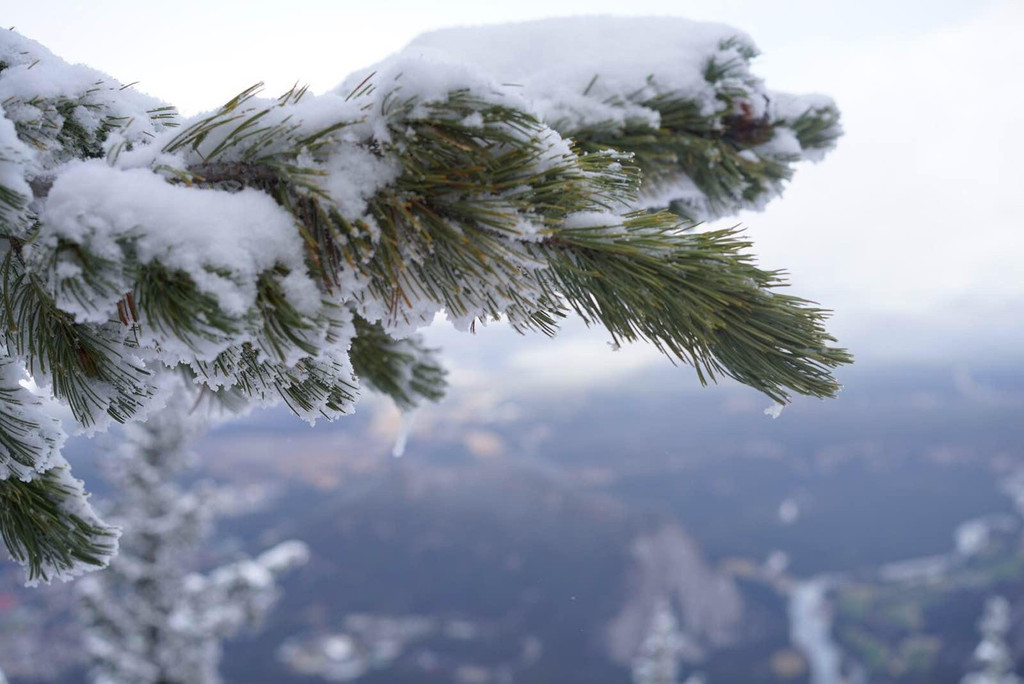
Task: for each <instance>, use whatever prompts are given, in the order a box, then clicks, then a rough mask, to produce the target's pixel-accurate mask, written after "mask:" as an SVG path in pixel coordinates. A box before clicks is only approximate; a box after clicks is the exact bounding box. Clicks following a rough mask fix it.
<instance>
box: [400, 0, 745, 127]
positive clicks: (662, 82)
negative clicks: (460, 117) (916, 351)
mask: <svg viewBox="0 0 1024 684" xmlns="http://www.w3.org/2000/svg"><path fill="white" fill-rule="evenodd" d="M730 41H731V43H732V44H731V45H730V46H729V47H722V45H723V44H725V43H727V42H730ZM741 49H748V50H753V49H754V47H753V42H752V41H751V40H750V38H749V37H747V36H746V35H745V34H743V33H742V32H740V31H737V30H736V29H734V28H732V27H729V26H725V25H723V24H712V23H701V22H694V21H687V20H685V19H677V18H669V17H607V16H593V17H572V18H563V19H545V20H540V21H530V22H524V23H518V24H504V25H497V26H474V27H466V28H451V29H442V30H439V31H431V32H429V33H425V34H423V35H421V36H419V37H417V38H415V39H414V40H413V41H412V43H410V44H409V46H408V47H407V48H406V49H405V53H406V54H415V55H423V56H424V57H429V56H440V55H443V56H444V57H447V58H449V59H453V60H457V61H463V62H466V63H468V64H474V65H477V66H479V67H480V68H482V69H483V70H485V71H486V72H488V73H490V74H492V75H493V76H494V78H495V79H497V80H498V81H500V82H501V83H506V84H513V85H516V86H521V87H522V90H523V92H524V94H525V96H526V97H527V98H528V99H530V100H531V101H532V103H533V105H534V107H535V108H536V110H537V111H538V112H539V114H540V116H541V118H542V119H543V120H545V121H548V122H552V123H555V122H564V123H559V124H557V125H558V127H560V128H561V127H562V126H563V125H565V126H568V127H581V126H585V125H589V124H595V123H606V122H612V123H619V124H621V123H624V122H625V121H626V120H628V119H634V118H637V119H641V120H644V121H646V122H647V123H649V124H650V125H651V126H653V127H656V126H657V125H658V122H659V116H658V114H657V112H655V111H653V110H651V109H649V108H646V107H643V106H642V105H639V104H637V103H639V102H641V101H643V100H647V99H650V98H653V97H656V96H658V95H666V94H673V93H680V92H681V93H686V94H687V95H688V96H689V97H691V98H692V99H693V100H694V101H696V102H698V103H700V105H701V107H702V109H703V110H704V111H705V112H707V113H713V112H715V111H717V110H718V109H719V108H720V106H721V104H720V103H719V102H718V101H717V100H716V98H715V90H714V88H713V87H711V86H710V85H709V84H708V82H707V81H706V80H705V78H704V67H705V65H706V63H707V60H708V59H709V58H710V57H711V56H715V57H717V58H718V59H721V60H723V61H725V60H734V59H744V57H743V55H742V53H741V52H740V50H741Z"/></svg>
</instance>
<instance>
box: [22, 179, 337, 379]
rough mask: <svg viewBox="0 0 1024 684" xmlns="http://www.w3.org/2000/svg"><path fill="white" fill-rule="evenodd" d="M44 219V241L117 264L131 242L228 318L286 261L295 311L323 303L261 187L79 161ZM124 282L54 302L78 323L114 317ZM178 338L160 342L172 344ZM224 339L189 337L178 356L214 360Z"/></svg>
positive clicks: (54, 192)
mask: <svg viewBox="0 0 1024 684" xmlns="http://www.w3.org/2000/svg"><path fill="white" fill-rule="evenodd" d="M41 219H42V225H41V229H40V237H39V241H40V243H41V244H44V245H51V246H52V245H55V244H56V241H57V239H58V238H63V239H64V240H67V241H70V242H73V243H75V244H78V245H81V246H82V247H83V248H85V249H87V250H89V251H90V252H91V253H93V254H96V255H98V256H100V257H103V258H106V259H110V260H113V261H115V262H119V261H121V260H122V259H123V258H124V257H123V250H124V249H125V245H126V244H130V245H131V246H132V248H133V251H134V254H135V258H136V259H137V260H138V262H139V263H140V264H149V263H154V262H155V263H160V264H162V265H163V266H166V267H167V268H169V269H171V270H181V271H184V272H186V273H188V274H189V276H190V277H191V278H192V279H193V280H194V281H195V283H196V285H197V286H198V288H199V289H200V290H201V291H203V292H205V293H208V294H210V295H212V296H213V297H214V298H215V299H216V301H217V303H218V305H219V307H220V308H221V309H222V310H223V311H224V312H225V313H226V314H228V315H230V316H234V317H239V318H240V317H242V316H244V315H245V314H246V313H247V312H248V311H249V310H250V309H251V308H252V307H253V305H254V304H255V301H256V285H257V280H258V278H259V276H260V275H261V274H262V273H264V272H265V271H267V270H269V269H271V268H273V267H274V266H275V265H277V264H281V265H284V266H286V267H287V268H288V269H289V275H288V276H286V277H285V278H284V282H285V283H286V287H285V288H284V289H285V292H286V293H288V294H289V295H290V301H291V304H292V305H293V306H295V308H296V309H298V310H299V311H301V312H304V313H311V314H312V313H315V312H316V310H317V309H318V308H319V305H320V293H319V290H318V289H317V287H316V284H315V283H314V282H313V281H312V280H311V279H310V278H309V276H308V275H307V269H306V265H305V261H304V255H303V245H302V240H301V238H300V236H299V232H298V230H297V228H296V226H295V219H294V218H293V217H292V215H291V214H289V213H288V212H287V211H285V210H284V209H282V208H281V207H280V206H278V205H277V204H276V203H275V202H274V201H273V199H271V198H270V196H269V195H267V194H265V193H262V192H259V191H257V190H252V189H245V190H242V191H240V192H236V193H230V192H226V191H220V190H212V189H198V188H188V187H184V186H180V185H172V184H170V183H168V182H167V181H166V180H165V179H164V178H163V177H162V176H160V175H157V174H155V173H153V172H151V171H147V170H145V169H128V170H119V169H115V168H112V167H110V166H108V165H107V164H106V162H104V161H102V160H94V161H86V162H78V163H74V164H71V165H69V166H68V167H67V168H66V169H65V170H64V171H63V172H62V173H61V174H60V176H59V177H58V178H57V180H56V181H55V182H54V184H53V187H52V189H51V190H50V193H49V196H48V198H47V201H46V206H45V209H44V210H43V212H42V215H41ZM80 276H81V273H80V272H79V271H78V270H77V267H76V266H75V265H74V264H70V263H68V264H62V265H61V268H60V269H59V271H58V278H60V279H74V278H78V277H80ZM130 289H131V286H130V284H129V283H127V282H124V283H122V286H121V287H120V288H119V289H118V292H117V294H116V295H115V296H114V297H112V298H109V299H108V300H106V301H97V300H96V298H93V299H92V300H91V301H89V302H88V303H87V305H85V306H83V305H82V304H81V303H80V301H79V300H78V299H77V298H75V297H72V296H70V295H66V296H63V297H61V298H60V299H59V300H58V304H59V305H60V307H61V308H62V309H64V310H65V311H68V312H69V313H73V314H74V316H75V318H76V320H78V321H81V322H94V323H100V322H103V321H106V320H108V319H109V318H111V317H113V316H116V310H117V302H118V300H119V299H120V292H127V291H129V290H130ZM60 291H61V289H60V288H58V292H60ZM149 327H150V328H151V327H152V326H149ZM150 334H155V332H151V333H150ZM174 343H175V340H173V339H161V340H160V344H161V346H162V347H164V348H165V349H167V350H168V351H172V352H173V351H176V350H174V349H173V345H174ZM226 346H227V343H226V342H221V343H220V344H219V345H212V346H211V347H210V348H209V349H205V350H197V349H196V348H195V345H192V346H191V347H189V346H187V345H186V346H184V348H182V349H180V350H177V351H178V352H179V353H180V354H181V355H182V356H183V358H188V355H189V354H190V353H194V354H196V355H197V357H198V358H200V359H202V360H211V359H213V358H214V357H215V356H216V355H217V354H219V353H220V352H222V351H223V350H224V348H225V347H226Z"/></svg>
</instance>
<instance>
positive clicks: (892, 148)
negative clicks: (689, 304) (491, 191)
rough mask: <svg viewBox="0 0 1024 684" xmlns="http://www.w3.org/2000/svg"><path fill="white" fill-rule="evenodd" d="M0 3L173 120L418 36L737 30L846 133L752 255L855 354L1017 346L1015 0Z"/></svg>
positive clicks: (570, 354)
mask: <svg viewBox="0 0 1024 684" xmlns="http://www.w3.org/2000/svg"><path fill="white" fill-rule="evenodd" d="M7 4H8V5H9V7H8V8H6V9H5V11H4V13H3V21H4V23H5V24H6V25H7V26H11V25H13V26H15V27H16V28H17V29H18V30H19V31H20V32H21V33H23V34H25V35H27V36H28V37H30V38H33V39H36V40H38V41H40V42H42V43H44V44H45V45H47V46H48V47H49V48H50V49H52V50H53V51H54V52H56V53H57V54H59V55H61V56H62V57H64V58H65V59H67V60H68V61H72V62H83V63H86V64H88V65H89V66H92V67H95V68H98V69H100V70H102V71H106V72H108V73H110V74H111V75H113V76H115V77H116V78H118V79H120V80H121V81H123V82H131V81H140V84H139V86H138V88H139V89H140V90H143V91H145V92H148V93H150V94H152V95H155V96H157V97H160V98H162V99H165V100H167V101H169V102H171V103H173V104H176V105H177V106H178V107H179V108H180V109H181V110H182V111H183V112H185V113H194V112H197V111H201V110H204V109H209V108H212V107H214V106H216V105H218V104H220V103H221V102H222V101H224V100H225V99H227V98H228V97H230V96H232V95H233V94H234V93H236V92H238V91H239V90H241V89H242V88H244V87H246V86H248V85H250V84H252V83H254V82H256V81H259V80H263V81H265V82H266V83H267V85H268V91H269V92H270V93H276V92H278V91H283V90H286V89H287V88H288V87H290V86H291V84H292V83H294V82H295V81H301V82H303V83H309V84H310V85H311V87H312V89H313V90H314V91H322V90H326V89H328V88H330V87H332V86H334V85H335V84H337V83H338V82H340V81H341V80H342V79H343V78H344V77H345V76H346V75H347V74H348V73H349V72H350V71H352V70H355V69H357V68H359V67H361V66H366V65H368V64H371V63H373V62H375V61H377V60H379V59H381V58H383V57H385V56H386V55H387V54H389V53H391V52H393V51H395V50H397V49H399V48H401V47H402V46H403V45H404V44H405V43H407V42H408V41H409V40H410V39H411V38H412V37H413V36H415V35H416V34H417V33H420V32H422V31H426V30H429V29H433V28H441V27H444V26H450V25H454V24H473V23H493V22H499V21H513V20H523V19H532V18H539V17H544V16H557V15H569V14H579V13H616V14H647V15H650V14H672V15H678V16H686V17H688V18H692V19H705V20H716V21H723V22H725V23H729V24H732V25H734V26H736V27H738V28H740V29H743V30H745V31H747V32H748V33H750V34H751V35H752V36H753V38H754V39H755V41H756V42H757V43H758V45H759V46H760V47H761V49H762V51H763V53H764V55H763V57H761V58H760V61H759V66H758V67H757V68H756V71H757V72H758V73H759V74H761V75H762V76H764V77H765V78H766V80H767V82H768V85H769V87H771V88H774V89H779V90H790V91H794V92H806V91H819V92H825V93H828V94H830V95H832V96H834V97H835V98H836V100H837V101H838V102H839V105H840V108H841V109H842V111H843V117H844V125H845V127H846V130H847V135H846V136H845V137H844V138H843V139H842V140H841V141H840V145H839V149H838V150H837V151H836V152H834V153H833V154H832V155H831V156H829V157H828V158H827V159H826V160H825V161H824V162H823V163H822V164H820V165H817V166H807V167H804V168H801V169H800V170H799V171H798V172H797V178H796V180H795V181H794V182H793V183H792V185H791V187H790V188H789V190H788V192H787V194H786V197H784V198H783V199H781V200H777V201H776V202H775V203H773V204H772V205H771V206H770V207H769V208H768V210H767V211H765V212H763V213H760V214H750V215H744V216H742V217H740V219H739V221H740V222H742V223H743V224H744V225H746V226H748V227H749V229H750V231H751V234H752V235H753V237H754V238H755V241H756V249H757V252H758V254H759V255H760V256H761V261H762V263H763V264H764V265H765V266H769V267H773V268H776V267H785V268H788V269H789V271H790V272H791V274H792V280H793V282H794V288H793V291H794V292H795V293H796V294H801V295H804V296H808V297H811V298H813V299H816V300H818V301H820V302H821V303H822V304H823V305H825V306H827V307H829V308H833V309H835V310H836V312H837V314H836V318H835V320H834V326H833V328H834V330H836V331H837V332H838V333H839V335H840V338H841V342H843V343H844V344H846V345H848V346H850V347H851V348H852V349H853V350H854V352H855V353H857V354H858V356H859V357H860V360H861V362H864V361H866V360H871V359H883V358H890V359H892V358H907V357H913V358H922V357H923V358H929V359H932V360H934V359H944V358H948V359H949V360H950V361H951V362H954V363H959V362H962V361H963V360H964V359H965V358H989V357H992V356H995V355H1011V354H1013V355H1017V357H1018V358H1019V342H1020V341H1021V340H1022V339H1024V336H1022V333H1024V267H1022V266H1021V264H1020V262H1021V260H1022V255H1024V226H1022V225H1021V217H1024V172H1022V171H1021V164H1020V160H1022V159H1024V114H1022V112H1024V95H1022V90H1021V88H1020V83H1021V74H1024V47H1022V40H1021V37H1022V36H1024V1H1021V0H989V1H987V2H982V1H967V0H961V1H954V0H942V1H940V0H914V1H911V0H859V1H852V0H844V1H842V2H840V1H834V2H830V1H829V0H792V1H788V2H787V1H782V0H778V1H772V2H766V1H764V0H718V1H717V2H711V1H690V2H687V1H685V0H675V1H673V2H656V1H653V0H630V1H629V2H622V0H618V1H616V2H611V1H609V0H579V1H577V0H544V1H540V0H518V1H517V2H516V3H496V2H482V1H479V0H478V1H475V2H456V1H448V2H446V1H443V0H437V1H434V2H424V1H423V0H420V1H417V2H412V1H405V0H391V1H388V0H384V1H381V2H376V3H368V2H360V3H347V2H327V1H315V0H289V1H288V2H281V1H280V0H278V1H275V2H265V1H256V0H250V1H248V2H214V1H208V2H194V1H191V0H189V1H184V2H183V1H181V0H173V1H172V2H167V3H140V2H138V0H115V1H106V0H103V1H97V2H92V3H83V2H78V1H75V2H70V1H69V2H45V1H43V2H19V3H7ZM10 5H13V6H10ZM485 337H489V338H491V339H492V341H493V343H494V344H496V345H497V346H498V347H499V348H500V349H494V348H492V349H491V350H490V352H492V353H493V352H498V353H499V354H501V355H504V357H505V359H506V363H507V364H509V366H510V367H511V368H521V369H527V368H534V369H536V368H540V367H544V364H545V363H546V362H545V359H548V360H549V361H550V362H551V366H550V368H555V369H564V372H566V373H570V370H568V369H569V368H570V367H571V368H575V370H573V371H571V372H572V373H579V374H583V375H586V374H587V373H589V372H591V371H594V372H600V371H598V370H597V368H598V367H602V368H610V369H612V371H611V372H613V373H618V372H621V371H622V370H623V369H632V368H635V367H636V366H637V365H638V364H640V365H642V364H644V363H647V361H648V360H649V359H653V358H654V355H652V354H650V353H648V352H645V351H644V352H640V351H638V352H624V353H623V354H622V355H621V356H618V355H617V356H616V357H614V358H612V359H608V362H607V363H600V362H598V361H597V360H596V359H598V357H599V353H600V352H602V351H603V350H605V349H606V347H604V345H603V342H602V339H603V338H602V336H600V335H582V334H580V333H578V332H571V333H570V334H569V335H568V336H566V338H565V339H564V340H563V342H562V343H561V344H560V345H555V346H552V345H550V344H547V343H541V342H538V343H528V346H524V343H523V341H521V340H519V341H515V340H512V339H511V337H512V336H510V335H508V336H506V335H499V334H494V333H490V334H488V335H486V336H485ZM439 338H440V339H443V341H444V343H445V344H446V345H448V346H449V347H451V346H452V345H454V346H455V347H456V349H449V355H451V354H452V353H455V354H456V355H458V354H460V352H459V351H458V349H459V348H465V349H468V347H463V345H466V344H471V345H474V346H475V345H480V344H488V342H487V341H485V340H480V339H478V340H467V341H461V340H460V337H459V336H456V335H451V334H447V333H440V334H439ZM506 342H507V344H506ZM511 344H515V345H517V346H516V349H515V351H512V350H511V348H510V346H508V345H511ZM487 356H488V357H490V358H495V356H492V354H491V353H488V354H487ZM567 358H571V359H574V360H576V361H578V363H574V364H573V363H569V364H567V363H566V359H567ZM616 358H621V359H622V360H621V361H619V360H615V359H616ZM616 364H619V365H618V366H617V365H616ZM616 369H618V370H616Z"/></svg>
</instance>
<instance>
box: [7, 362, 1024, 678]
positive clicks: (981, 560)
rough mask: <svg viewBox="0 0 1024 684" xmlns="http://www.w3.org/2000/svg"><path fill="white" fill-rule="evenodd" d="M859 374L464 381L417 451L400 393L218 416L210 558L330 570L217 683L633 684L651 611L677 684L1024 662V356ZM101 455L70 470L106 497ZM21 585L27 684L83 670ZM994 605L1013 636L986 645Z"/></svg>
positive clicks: (82, 448) (17, 654) (42, 604)
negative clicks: (988, 656)
mask: <svg viewBox="0 0 1024 684" xmlns="http://www.w3.org/2000/svg"><path fill="white" fill-rule="evenodd" d="M612 360H614V357H613V359H612ZM843 380H844V382H845V383H846V388H845V390H844V392H843V394H842V395H841V396H840V398H839V399H837V400H834V401H828V402H821V401H810V400H797V401H796V402H795V403H794V404H793V405H792V406H790V407H787V408H786V410H785V411H784V412H783V413H782V414H781V416H780V417H779V418H778V419H776V420H773V419H772V418H771V417H769V416H767V415H765V414H764V409H765V408H767V405H768V400H766V399H764V398H763V397H761V396H760V395H757V394H756V393H753V392H751V391H749V390H745V389H742V388H739V387H737V386H736V385H733V384H723V385H722V386H718V387H711V388H708V389H705V390H698V389H696V388H694V387H692V385H693V384H694V383H693V382H692V378H691V377H689V376H688V375H687V371H685V370H680V369H675V370H673V369H672V368H671V367H670V366H669V367H667V368H664V367H661V366H658V367H656V368H655V369H654V370H651V369H640V370H638V371H637V372H636V373H634V374H633V375H631V376H629V377H628V379H623V380H621V381H616V382H610V383H605V384H604V385H602V386H600V387H598V388H597V389H595V388H593V387H591V388H589V389H581V388H575V389H574V388H566V389H564V390H555V389H551V390H545V391H536V392H532V393H520V394H516V393H514V392H503V391H502V390H501V388H500V387H491V386H488V385H487V384H486V383H485V384H483V385H479V384H478V385H475V386H467V385H458V384H456V386H455V388H454V389H453V392H452V394H451V396H449V398H447V399H446V400H445V401H444V402H443V403H441V404H440V405H437V406H432V407H427V408H423V409H421V410H420V411H419V412H418V413H417V414H416V415H415V416H414V417H413V419H412V423H411V426H412V427H411V432H410V434H409V438H408V443H407V446H406V449H405V453H404V455H403V456H402V457H400V458H398V457H394V456H392V453H391V452H392V448H393V445H394V444H395V440H396V437H397V436H398V435H399V432H400V431H401V429H402V428H401V426H402V421H403V419H402V417H401V416H399V414H398V413H397V412H396V411H395V410H394V409H393V408H391V407H390V406H388V405H385V404H384V403H383V402H367V403H364V404H362V405H361V406H360V409H359V411H358V413H357V414H356V415H354V416H352V417H351V418H349V419H346V420H343V421H340V422H338V423H335V424H331V425H326V424H325V425H318V426H317V428H316V429H315V430H310V429H308V427H307V426H306V425H305V424H303V423H300V422H298V421H295V420H294V419H292V418H291V417H290V416H288V415H286V414H285V413H284V412H282V411H268V412H263V413H254V414H251V415H249V416H248V417H246V418H244V419H241V420H238V421H236V422H233V423H228V424H225V425H223V426H221V427H219V428H217V429H215V430H213V431H211V433H209V434H208V435H207V436H206V437H205V438H204V439H203V440H202V441H201V442H200V443H199V444H198V445H197V446H196V452H197V453H198V455H199V460H200V465H199V469H198V471H199V472H198V473H197V475H196V476H197V477H206V478H212V479H213V480H214V481H216V482H217V483H218V485H219V487H221V491H222V494H221V498H222V499H223V501H222V505H221V508H222V511H223V513H224V517H222V518H221V519H220V520H219V521H218V524H217V528H216V536H215V539H216V543H215V544H214V545H212V546H211V547H210V548H208V549H204V550H203V551H202V553H200V554H198V556H197V558H196V559H194V562H195V563H196V565H197V567H203V566H204V565H209V564H211V563H215V562H221V561H224V560H231V559H232V558H233V557H234V556H236V555H238V554H239V553H242V552H245V553H258V552H259V551H261V550H263V549H265V548H267V547H269V546H271V545H273V544H275V543H277V542H279V541H282V540H285V539H290V538H297V539H301V540H303V541H305V542H306V543H307V544H308V545H309V546H310V548H311V551H312V557H311V560H310V562H309V563H308V565H306V566H305V567H303V568H301V569H299V570H297V571H295V572H293V573H292V574H290V575H288V576H286V577H285V578H284V579H283V580H282V587H283V594H282V599H281V601H280V603H279V604H278V605H277V607H276V609H275V611H274V612H273V614H272V615H271V618H270V619H269V620H268V621H267V624H265V625H264V627H263V629H262V630H261V631H259V632H256V633H252V634H248V635H246V636H244V637H242V638H239V639H236V640H234V641H232V642H229V643H228V644H227V647H226V651H225V657H224V661H223V665H222V668H221V671H222V674H223V676H224V678H225V680H226V681H228V682H239V683H242V682H244V683H259V682H284V683H291V682H294V683H299V682H303V683H312V682H325V681H354V682H359V684H380V683H383V682H388V683H393V684H407V683H412V682H424V683H430V682H438V683H439V682H458V683H460V684H510V683H513V682H527V683H542V682H543V683H547V682H550V683H552V684H561V683H565V684H569V683H576V682H579V683H587V684H603V683H608V684H611V683H624V682H630V681H631V676H632V674H631V673H632V672H633V671H634V669H635V668H636V667H637V664H638V659H639V658H641V657H642V656H643V654H644V653H645V648H647V645H648V644H649V642H650V637H651V634H652V630H653V629H655V628H656V627H655V626H656V625H658V624H662V625H669V626H670V628H671V632H672V639H671V640H670V643H671V651H672V653H671V657H672V658H674V659H675V660H676V661H677V663H678V666H679V681H680V682H684V681H685V682H692V683H695V682H704V683H717V682H745V683H752V684H756V683H759V682H821V683H823V684H830V683H832V682H835V683H837V684H838V683H839V682H851V683H852V682H872V683H873V682H893V683H896V682H901V683H902V682H931V683H936V684H939V683H942V682H960V680H961V678H962V677H963V676H964V675H965V674H967V673H968V672H972V671H976V670H980V669H983V667H984V665H985V663H984V662H981V661H979V659H978V658H979V656H978V645H979V643H980V642H981V641H982V640H983V639H986V638H990V637H991V639H996V640H998V641H999V643H998V644H997V645H998V646H999V647H1000V648H1003V649H1004V650H1005V652H1006V653H1007V654H1008V657H1009V658H1010V659H1011V665H1012V664H1013V663H1015V664H1016V669H1017V671H1018V672H1021V671H1024V543H1022V540H1024V536H1022V525H1021V521H1022V515H1024V421H1022V420H1021V415H1022V414H1024V411H1022V409H1024V363H1015V364H1009V365H1007V364H1003V363H1001V364H999V365H996V364H993V367H992V369H986V368H985V367H983V366H980V365H979V366H978V367H970V368H967V367H949V366H940V365H931V366H929V365H921V366H907V365H902V366H898V367H897V366H891V367H885V366H879V365H877V364H876V365H874V366H872V367H868V366H865V367H864V368H861V367H857V366H855V367H853V368H852V369H850V370H849V371H846V372H845V373H844V377H843ZM405 420H408V418H406V419H405ZM110 438H116V435H115V436H113V437H110ZM108 439H109V438H108ZM102 448H103V442H102V441H100V440H94V441H91V442H90V441H87V440H81V439H80V440H76V442H75V451H74V452H73V453H71V454H70V457H69V458H70V459H71V460H72V462H74V463H75V464H76V473H77V474H78V475H79V476H80V477H85V478H86V479H87V480H88V481H89V482H90V483H91V484H92V483H95V482H99V481H100V480H101V478H100V476H99V475H98V473H97V472H96V471H95V467H94V461H95V459H96V458H97V454H98V453H99V452H101V451H102ZM97 489H98V490H99V488H97ZM102 495H103V492H102V491H101V490H100V491H98V493H97V498H101V497H102ZM3 572H4V573H5V574H4V576H3V577H2V584H0V663H2V664H3V667H4V669H5V671H6V672H7V674H8V677H9V678H10V679H11V681H12V682H21V683H29V682H44V681H46V682H82V681H84V674H83V673H84V669H83V667H84V664H83V662H82V660H81V656H80V654H79V651H78V650H77V648H76V647H75V643H76V639H77V636H76V627H75V624H74V622H73V619H72V618H70V617H69V613H68V606H69V604H70V601H71V598H70V596H69V592H68V588H67V587H64V586H51V587H46V588H43V589H41V590H29V589H24V588H22V587H21V586H20V581H21V575H20V571H19V570H17V569H16V568H14V567H12V566H10V565H9V564H5V565H4V566H3ZM993 599H998V600H1004V601H1005V604H1006V608H1008V610H1004V609H1003V608H999V610H1000V611H1003V613H1005V618H1006V619H1005V620H1003V622H1005V625H1003V626H1002V627H1001V631H1000V632H999V634H998V635H997V636H996V637H992V636H991V635H989V636H986V637H983V635H982V633H981V632H979V627H978V623H979V620H980V619H981V618H982V616H983V614H985V611H986V606H988V604H989V603H991V601H992V600H993ZM993 605H995V604H993ZM999 605H1003V604H999ZM989 607H990V608H991V606H989ZM992 610H996V609H995V608H992ZM1000 615H1002V613H1000ZM659 621H660V622H659ZM668 628H669V627H666V629H668ZM54 643H60V644H61V645H62V646H61V648H60V649H58V650H56V651H55V650H54V649H53V648H52V645H53V644H54ZM648 650H649V649H648Z"/></svg>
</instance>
